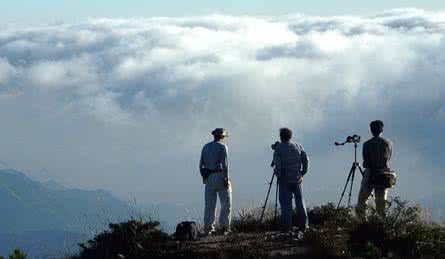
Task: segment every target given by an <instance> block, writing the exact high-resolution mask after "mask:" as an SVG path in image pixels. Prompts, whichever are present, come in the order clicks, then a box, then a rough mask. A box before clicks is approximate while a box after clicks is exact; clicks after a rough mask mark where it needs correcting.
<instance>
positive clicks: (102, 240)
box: [79, 220, 170, 259]
mask: <svg viewBox="0 0 445 259" xmlns="http://www.w3.org/2000/svg"><path fill="white" fill-rule="evenodd" d="M109 228H110V230H109V231H105V232H103V233H101V234H99V235H97V236H96V237H94V239H92V240H89V241H87V242H86V243H82V244H79V246H80V247H81V252H80V258H127V259H128V258H143V257H151V256H161V255H163V254H164V253H165V252H166V251H165V243H166V241H168V240H169V239H170V237H169V236H168V235H167V234H166V233H164V232H162V231H161V230H160V223H159V222H157V221H150V222H146V223H144V222H142V221H136V220H130V221H127V222H123V223H118V224H109Z"/></svg>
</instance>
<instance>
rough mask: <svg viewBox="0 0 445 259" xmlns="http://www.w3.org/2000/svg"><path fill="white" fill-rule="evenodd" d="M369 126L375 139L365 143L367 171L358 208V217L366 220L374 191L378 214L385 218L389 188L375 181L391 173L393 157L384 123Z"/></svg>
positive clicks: (365, 165) (376, 122) (364, 173)
mask: <svg viewBox="0 0 445 259" xmlns="http://www.w3.org/2000/svg"><path fill="white" fill-rule="evenodd" d="M369 126H370V130H371V133H372V135H373V137H372V138H371V139H369V140H368V141H366V142H365V143H363V150H362V151H363V167H364V168H365V171H364V172H363V178H362V183H361V186H360V192H359V194H358V202H357V207H356V213H357V216H359V217H360V218H362V219H363V218H365V215H366V203H367V201H368V198H369V196H370V195H371V193H372V191H373V190H374V193H375V205H376V210H377V213H378V214H379V215H380V216H382V217H384V216H385V210H386V208H385V207H386V198H387V194H388V188H385V187H384V186H382V185H378V184H377V185H376V183H375V182H376V181H375V179H377V178H376V177H378V176H379V175H382V174H383V173H385V172H389V171H391V170H390V169H389V167H388V164H389V160H390V159H391V155H392V142H391V141H390V140H388V139H385V138H384V137H383V127H384V124H383V121H381V120H376V121H372V122H371V124H370V125H369Z"/></svg>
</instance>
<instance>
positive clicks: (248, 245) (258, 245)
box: [172, 231, 309, 258]
mask: <svg viewBox="0 0 445 259" xmlns="http://www.w3.org/2000/svg"><path fill="white" fill-rule="evenodd" d="M172 249H175V251H176V252H177V255H178V256H184V257H189V256H190V257H194V258H196V257H198V258H208V257H213V258H234V257H236V258H287V257H289V258H290V257H292V258H295V257H301V258H303V257H305V255H307V254H308V252H309V249H308V246H307V245H306V244H305V243H304V242H303V241H302V240H301V238H298V236H297V235H292V234H288V233H281V232H275V231H271V232H265V233H237V234H230V235H225V236H223V235H219V236H218V235H217V236H208V237H205V238H202V239H200V240H198V241H186V242H180V241H175V244H174V245H173V246H172Z"/></svg>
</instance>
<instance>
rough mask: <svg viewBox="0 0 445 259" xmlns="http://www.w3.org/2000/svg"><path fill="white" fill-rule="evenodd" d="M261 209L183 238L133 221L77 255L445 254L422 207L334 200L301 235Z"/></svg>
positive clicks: (442, 234)
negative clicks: (360, 214) (361, 210)
mask: <svg viewBox="0 0 445 259" xmlns="http://www.w3.org/2000/svg"><path fill="white" fill-rule="evenodd" d="M259 212H260V211H259V210H258V209H244V210H240V211H239V212H238V213H237V214H238V215H236V216H235V219H234V220H233V233H232V234H231V235H228V236H210V237H206V238H204V239H201V240H197V241H187V242H179V241H175V240H174V239H173V237H172V236H169V235H167V234H166V233H164V232H163V231H161V229H160V225H159V223H158V222H155V221H150V222H142V221H137V220H130V221H128V222H123V223H119V224H110V229H109V230H108V231H106V232H103V233H101V234H99V235H97V236H96V237H95V238H94V239H92V240H89V241H87V242H86V243H83V244H81V245H80V246H81V252H80V253H79V255H77V256H74V257H72V259H89V258H288V257H292V258H295V257H301V258H308V257H311V258H381V257H389V258H445V256H444V255H443V254H445V226H444V225H442V224H435V223H431V222H428V221H427V220H426V219H425V217H424V215H423V210H422V209H421V208H420V207H419V206H410V205H408V203H407V202H404V201H400V200H399V199H394V200H392V201H391V202H390V204H389V209H388V212H387V217H386V218H385V219H383V218H380V217H379V216H377V214H376V213H375V210H374V209H373V208H370V213H369V215H368V218H367V220H366V221H359V220H357V218H356V217H355V216H354V213H353V211H352V210H351V209H347V208H340V209H336V208H335V206H334V205H333V204H327V205H323V206H316V207H313V208H312V209H310V210H309V212H308V215H309V219H310V224H311V228H310V229H309V230H308V231H306V232H305V233H304V236H303V238H302V239H300V238H297V237H296V236H295V235H293V234H292V233H280V232H278V231H276V224H275V221H274V217H273V212H272V210H269V211H267V213H266V217H265V220H264V221H263V223H261V224H260V223H259V222H258V218H259V214H260V213H259Z"/></svg>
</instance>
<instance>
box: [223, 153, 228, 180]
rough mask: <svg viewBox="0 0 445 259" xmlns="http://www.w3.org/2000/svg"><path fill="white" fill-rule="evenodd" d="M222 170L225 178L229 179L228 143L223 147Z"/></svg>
mask: <svg viewBox="0 0 445 259" xmlns="http://www.w3.org/2000/svg"><path fill="white" fill-rule="evenodd" d="M222 170H223V173H224V178H225V179H229V150H228V148H227V146H226V145H224V149H223V157H222Z"/></svg>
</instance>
